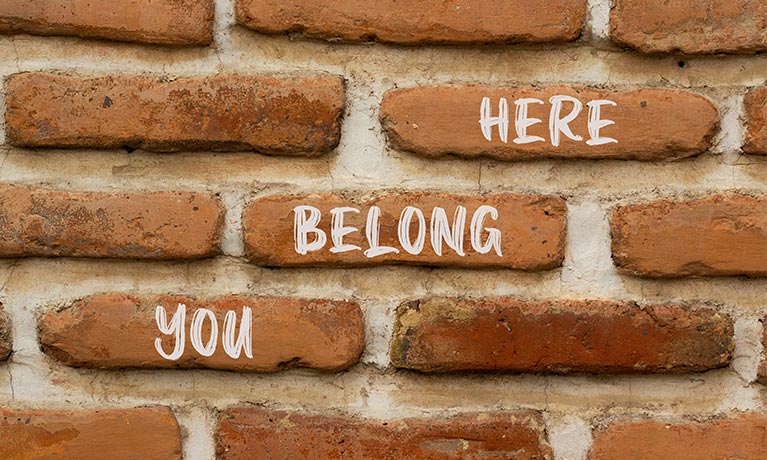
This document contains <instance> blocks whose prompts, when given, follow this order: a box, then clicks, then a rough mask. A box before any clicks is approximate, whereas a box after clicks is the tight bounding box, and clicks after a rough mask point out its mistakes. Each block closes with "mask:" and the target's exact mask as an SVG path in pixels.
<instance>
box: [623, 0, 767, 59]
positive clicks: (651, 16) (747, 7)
mask: <svg viewBox="0 0 767 460" xmlns="http://www.w3.org/2000/svg"><path fill="white" fill-rule="evenodd" d="M610 35H611V37H612V39H613V40H614V41H615V42H616V43H618V44H619V45H623V46H628V47H631V48H634V49H637V50H639V51H641V52H645V53H673V52H677V51H681V52H683V53H689V54H713V53H742V54H751V53H756V52H759V51H765V50H767V5H765V3H764V1H763V0H616V1H615V2H614V6H613V9H612V14H611V15H610Z"/></svg>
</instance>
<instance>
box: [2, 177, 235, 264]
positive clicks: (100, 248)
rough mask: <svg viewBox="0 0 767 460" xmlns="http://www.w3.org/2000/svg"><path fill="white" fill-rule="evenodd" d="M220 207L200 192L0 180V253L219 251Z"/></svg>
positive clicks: (173, 255) (137, 255)
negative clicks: (70, 187) (78, 188)
mask: <svg viewBox="0 0 767 460" xmlns="http://www.w3.org/2000/svg"><path fill="white" fill-rule="evenodd" d="M223 213H224V211H223V207H222V206H221V204H220V203H219V201H218V199H217V198H216V197H215V196H213V195H211V194H207V193H190V192H156V193H141V192H138V193H96V192H64V191H54V190H48V189H41V188H33V187H26V186H17V185H0V257H52V256H67V257H96V258H102V257H108V258H121V259H196V258H201V257H210V256H214V255H216V254H218V252H219V238H220V234H221V226H222V221H223Z"/></svg>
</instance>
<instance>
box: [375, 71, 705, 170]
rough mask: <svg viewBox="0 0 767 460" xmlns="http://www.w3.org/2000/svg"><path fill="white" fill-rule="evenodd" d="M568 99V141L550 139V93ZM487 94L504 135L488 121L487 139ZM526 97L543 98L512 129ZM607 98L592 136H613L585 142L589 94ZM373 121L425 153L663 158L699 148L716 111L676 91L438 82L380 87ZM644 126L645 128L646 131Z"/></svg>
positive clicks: (400, 144)
mask: <svg viewBox="0 0 767 460" xmlns="http://www.w3.org/2000/svg"><path fill="white" fill-rule="evenodd" d="M557 95H561V96H569V97H573V98H576V99H578V100H579V101H580V103H581V104H582V105H583V108H582V110H581V111H580V113H579V114H578V116H577V117H576V118H575V119H574V120H573V121H572V122H570V123H569V127H570V129H571V131H572V133H573V134H574V135H575V136H580V137H581V138H582V140H572V139H570V138H568V137H567V136H566V135H564V134H562V135H560V141H559V145H558V146H554V143H553V142H552V135H551V134H550V129H549V120H550V117H551V115H552V106H553V104H552V103H550V102H549V100H550V98H551V97H552V96H557ZM485 97H487V98H489V100H490V107H491V111H490V113H491V116H492V117H497V116H498V114H499V110H500V109H499V105H500V99H501V98H504V99H506V101H507V103H508V106H509V125H508V137H507V138H506V139H505V142H504V139H503V137H502V136H501V134H500V131H499V128H498V127H497V126H494V127H491V128H490V132H489V134H490V136H491V137H490V140H489V141H488V139H487V136H486V134H485V133H483V131H482V128H481V126H480V123H479V121H480V108H481V107H482V101H483V98H485ZM524 98H534V99H538V100H539V101H543V104H538V103H529V104H527V105H526V107H527V111H528V118H536V119H538V120H539V122H538V123H535V124H531V125H530V126H529V127H527V129H526V133H522V132H520V131H519V130H518V129H516V128H515V101H519V100H521V99H524ZM599 100H609V101H612V102H615V103H616V104H617V105H616V106H609V105H602V106H600V114H601V118H600V119H601V120H610V121H613V122H614V123H615V124H614V125H608V126H605V127H603V128H601V129H600V130H599V135H598V136H597V137H607V138H612V139H615V140H616V141H617V143H615V142H610V143H604V144H601V145H589V144H587V142H589V141H590V140H591V139H592V138H591V136H590V131H589V107H588V106H587V104H588V103H589V102H590V101H599ZM561 107H562V109H561V114H560V117H565V116H567V115H568V114H569V113H570V112H571V111H572V110H573V103H572V102H564V103H562V106H561ZM380 116H381V122H382V124H383V126H384V129H385V131H386V133H387V134H388V138H389V142H390V144H391V145H392V146H393V147H394V148H396V149H400V150H406V151H410V152H415V153H418V154H421V155H425V156H428V157H440V156H444V155H449V154H452V155H457V156H460V157H467V158H474V157H478V156H488V157H492V158H496V159H499V160H532V159H540V158H588V159H598V158H617V159H633V160H647V161H650V160H668V159H676V158H683V157H689V156H693V155H697V154H700V153H702V152H705V151H706V150H708V149H709V147H711V140H712V138H713V136H714V135H715V134H716V132H717V131H718V126H719V115H718V112H717V110H716V108H715V107H714V106H713V105H712V104H711V102H709V101H708V100H707V99H706V98H704V97H702V96H699V95H697V94H694V93H690V92H686V91H676V90H673V91H672V90H660V89H649V88H647V89H635V90H626V91H623V90H603V89H590V88H581V87H568V86H545V87H531V86H519V87H492V86H481V85H444V86H426V87H416V88H407V89H400V90H394V91H390V92H388V93H387V94H386V95H385V96H384V100H383V104H382V106H381V115H380ZM650 133H651V134H650ZM524 134H527V136H536V137H538V138H539V140H537V141H534V142H528V143H517V142H515V140H516V139H517V138H518V137H522V136H523V135H524Z"/></svg>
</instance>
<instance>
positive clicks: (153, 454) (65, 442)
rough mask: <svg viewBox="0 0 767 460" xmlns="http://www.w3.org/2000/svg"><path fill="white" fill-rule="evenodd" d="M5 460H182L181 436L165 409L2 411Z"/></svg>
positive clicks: (1, 447) (0, 435) (0, 447)
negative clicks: (106, 459)
mask: <svg viewBox="0 0 767 460" xmlns="http://www.w3.org/2000/svg"><path fill="white" fill-rule="evenodd" d="M0 439H2V440H3V442H1V443H0V457H2V458H3V459H4V460H28V459H40V460H42V459H54V458H55V459H56V460H102V459H104V458H109V459H110V460H136V459H139V458H140V459H141V460H181V435H180V433H179V427H178V423H177V422H176V417H175V416H174V415H173V412H171V410H170V409H169V408H166V407H154V408H140V409H109V410H96V411H58V410H14V409H5V408H0Z"/></svg>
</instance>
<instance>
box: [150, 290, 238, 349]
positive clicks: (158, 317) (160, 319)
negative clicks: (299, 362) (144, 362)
mask: <svg viewBox="0 0 767 460" xmlns="http://www.w3.org/2000/svg"><path fill="white" fill-rule="evenodd" d="M155 321H156V322H157V328H158V329H159V330H160V333H162V334H164V335H172V336H174V338H175V340H176V342H175V345H174V348H173V351H172V352H170V353H166V352H165V350H164V349H163V346H162V339H161V338H157V339H155V341H154V348H155V350H157V353H159V354H160V356H162V357H163V358H165V359H167V360H169V361H177V360H178V359H179V358H181V357H182V356H183V355H184V349H185V347H186V305H184V304H183V303H180V304H178V308H177V309H176V313H174V314H173V318H171V320H170V322H168V313H167V312H166V311H165V307H163V306H162V305H158V306H157V308H156V309H155ZM206 323H208V324H209V332H208V340H207V341H204V340H203V332H204V331H205V326H206ZM218 329H219V328H218V320H217V319H216V315H215V314H214V313H213V312H212V311H211V310H208V309H207V308H198V309H197V310H196V311H195V312H194V314H193V315H192V321H191V323H190V324H189V336H190V342H191V343H192V347H193V348H194V350H195V351H196V352H197V353H199V354H200V355H202V356H205V357H209V356H213V354H214V353H215V352H216V349H217V348H218V336H219V333H218ZM252 329H253V312H252V310H251V309H250V308H249V307H242V320H241V321H240V329H239V332H238V331H237V313H236V312H234V311H231V310H230V311H228V312H227V313H226V316H224V327H223V330H222V331H221V344H222V345H223V347H224V352H225V353H226V354H227V355H228V356H229V357H230V358H232V359H238V358H239V357H240V355H241V354H242V353H245V356H247V357H248V358H253V332H252Z"/></svg>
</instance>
